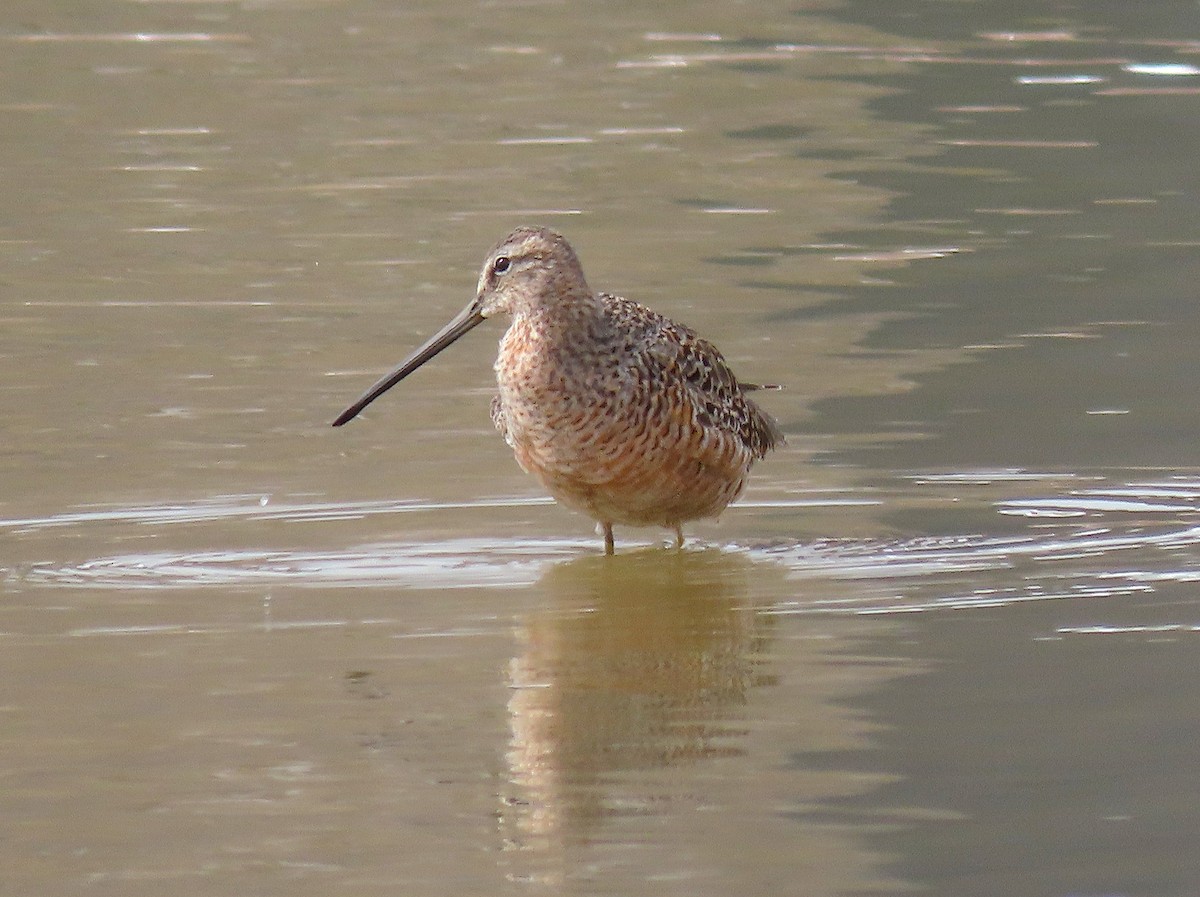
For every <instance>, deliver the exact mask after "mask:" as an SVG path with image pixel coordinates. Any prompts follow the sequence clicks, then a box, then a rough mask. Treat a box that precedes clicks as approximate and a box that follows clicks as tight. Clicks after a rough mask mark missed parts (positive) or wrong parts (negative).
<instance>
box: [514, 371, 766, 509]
mask: <svg viewBox="0 0 1200 897" xmlns="http://www.w3.org/2000/svg"><path fill="white" fill-rule="evenodd" d="M500 405H501V408H502V410H503V414H504V420H505V425H506V438H507V439H508V441H509V443H510V444H511V445H512V448H513V452H514V454H515V455H516V458H517V462H518V463H519V464H520V465H521V467H522V468H523V469H524V470H526V471H527V472H529V473H532V474H533V475H534V476H536V477H537V478H538V479H539V480H540V481H541V482H542V483H543V485H545V487H546V489H547V490H548V491H549V492H550V494H551V495H553V496H554V497H555V498H556V499H558V500H559V501H561V502H562V503H564V504H566V505H569V506H571V507H573V508H576V509H577V510H580V511H583V512H584V513H586V514H588V515H589V516H591V517H592V518H593V519H595V520H599V521H603V522H609V523H622V524H632V525H641V526H645V525H662V526H674V525H676V524H678V523H680V522H682V521H686V520H694V519H697V518H701V517H711V516H715V515H716V514H719V513H720V512H721V511H722V510H724V508H725V506H726V505H728V504H729V503H730V502H731V501H733V500H734V499H735V498H737V496H738V495H739V494H740V493H741V491H742V488H743V487H744V485H745V481H746V476H747V474H748V472H749V468H750V463H751V461H752V460H753V459H752V457H751V456H750V454H749V452H748V451H746V449H745V447H744V446H742V445H740V443H738V442H737V440H736V439H735V438H734V437H733V436H732V435H731V434H727V433H723V432H720V431H716V430H713V429H711V428H705V427H701V426H698V425H697V424H696V423H695V421H694V420H693V419H692V415H691V413H690V410H689V409H682V410H680V411H677V412H676V413H672V412H670V411H667V410H663V411H662V412H661V413H658V414H647V413H630V411H629V410H628V409H627V408H622V407H620V406H617V405H613V404H607V403H605V402H603V401H596V402H594V403H592V404H591V405H586V406H584V405H577V404H574V403H572V404H570V405H568V406H561V405H556V403H555V402H553V401H547V402H544V403H536V402H534V403H531V402H530V401H529V400H528V397H524V398H523V400H522V401H520V402H514V401H511V400H508V399H507V398H506V397H505V395H504V392H503V390H502V392H501V401H500ZM684 412H686V413H684Z"/></svg>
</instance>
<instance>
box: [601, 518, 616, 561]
mask: <svg viewBox="0 0 1200 897" xmlns="http://www.w3.org/2000/svg"><path fill="white" fill-rule="evenodd" d="M600 526H601V527H603V528H604V553H605V554H616V549H615V548H614V547H613V534H612V524H611V523H601V524H600Z"/></svg>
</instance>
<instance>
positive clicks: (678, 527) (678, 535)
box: [675, 523, 683, 551]
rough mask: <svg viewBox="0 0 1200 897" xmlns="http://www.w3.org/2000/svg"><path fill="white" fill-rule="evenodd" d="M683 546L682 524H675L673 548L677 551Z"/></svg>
mask: <svg viewBox="0 0 1200 897" xmlns="http://www.w3.org/2000/svg"><path fill="white" fill-rule="evenodd" d="M681 548H683V524H682V523H677V524H675V550H676V551H679V550H680V549H681Z"/></svg>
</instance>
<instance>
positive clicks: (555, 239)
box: [333, 227, 783, 554]
mask: <svg viewBox="0 0 1200 897" xmlns="http://www.w3.org/2000/svg"><path fill="white" fill-rule="evenodd" d="M498 314H506V315H509V316H510V317H511V320H512V322H511V324H510V325H509V327H508V330H507V331H505V333H504V336H503V337H502V338H501V340H500V352H499V355H498V356H497V358H496V366H495V367H496V380H497V382H498V383H499V385H500V394H499V395H498V396H497V397H496V398H495V399H493V400H492V421H493V422H494V423H495V425H496V429H497V430H499V431H500V433H501V434H502V435H503V436H504V439H505V441H506V442H507V443H508V444H509V445H510V446H512V449H513V452H514V453H515V454H516V456H517V463H518V464H520V465H521V467H522V468H523V469H524V470H525V471H526V472H528V473H532V474H533V475H534V476H536V477H537V478H538V479H539V480H540V481H541V482H542V484H543V485H544V486H545V487H546V489H548V490H549V492H550V494H551V495H553V496H554V497H555V498H556V499H558V501H560V502H562V503H563V504H565V505H567V506H569V507H572V508H575V509H577V510H580V511H582V512H583V513H585V514H587V515H588V516H590V517H591V518H592V519H594V520H595V521H597V523H598V524H599V527H600V528H601V529H602V530H603V532H604V550H605V553H606V554H612V553H613V531H612V528H613V524H614V523H620V524H627V525H631V526H662V527H666V528H667V529H671V530H674V532H675V546H676V548H679V547H682V545H683V528H682V527H683V523H684V522H685V521H688V520H696V519H698V518H702V517H715V516H717V515H718V514H720V513H721V511H723V510H724V509H725V507H726V506H727V505H728V504H729V503H730V502H731V501H733V500H734V499H735V498H737V497H738V496H739V495H740V494H741V492H742V489H743V488H744V487H745V485H746V477H747V476H748V474H749V473H750V467H751V465H752V464H753V463H754V462H755V461H756V460H759V459H760V458H762V457H764V456H765V455H766V453H767V452H768V451H770V450H771V449H773V448H774V447H775V446H776V445H778V444H779V443H781V442H782V441H783V434H782V433H781V432H780V430H779V427H778V425H777V424H776V423H775V421H774V420H773V419H772V418H771V416H770V415H768V414H767V413H766V412H765V411H763V410H762V409H761V408H759V407H758V405H757V404H755V403H754V402H753V401H751V400H750V398H748V397H747V395H746V393H747V392H748V391H750V390H753V389H757V388H758V387H756V386H753V385H751V384H746V383H739V382H738V380H737V378H736V377H734V375H733V372H732V371H731V370H730V369H729V365H728V364H727V363H726V361H725V359H724V358H723V357H722V355H721V353H720V352H719V351H718V350H717V347H716V346H714V345H713V344H712V343H710V342H708V341H707V340H704V339H701V338H700V337H699V336H697V335H696V334H695V333H693V332H692V331H691V330H689V329H688V328H687V327H683V326H681V325H679V324H676V323H675V322H674V321H671V320H669V319H667V318H665V317H663V316H662V315H660V314H657V313H655V312H653V311H651V310H650V309H648V308H646V307H645V306H643V305H639V304H638V303H636V302H632V301H630V300H629V299H622V298H621V297H620V296H613V295H610V294H608V293H596V292H593V291H592V289H591V288H590V287H589V286H588V284H587V281H586V280H584V277H583V269H582V268H581V267H580V265H579V260H578V259H577V258H576V256H575V252H574V250H572V249H571V247H570V245H569V244H568V243H567V241H566V240H564V239H563V238H562V237H561V236H560V235H559V234H556V233H554V232H553V231H551V230H547V229H546V228H541V227H519V228H517V229H516V230H514V231H513V232H512V233H511V234H509V235H508V236H507V237H505V238H504V239H503V240H501V241H500V242H499V243H498V244H496V247H495V248H494V249H492V251H491V252H490V253H488V257H487V260H486V261H485V262H484V264H483V270H482V271H481V272H480V275H479V286H478V289H477V292H476V295H475V298H474V299H473V300H472V301H471V302H470V303H469V304H468V305H467V307H466V308H464V309H463V310H462V311H461V312H459V313H458V315H457V316H455V317H454V319H453V320H451V321H450V322H449V323H448V324H446V326H444V327H443V328H442V329H441V330H439V331H438V332H437V333H435V334H434V335H433V336H432V337H431V338H430V339H429V341H428V342H426V343H425V344H424V345H422V346H421V347H420V348H419V349H417V350H416V351H415V352H413V353H412V354H411V355H409V356H408V357H407V358H406V359H404V361H402V362H401V363H400V364H399V365H398V366H397V367H396V368H395V369H394V370H393V371H391V372H390V373H389V374H387V375H386V376H384V377H383V378H382V379H381V380H379V381H378V382H377V383H376V384H375V385H374V386H372V387H371V388H370V389H368V390H367V391H366V392H365V393H363V395H362V396H361V397H360V398H359V399H358V401H356V402H355V403H354V404H353V405H351V406H350V407H349V408H347V409H346V410H345V411H343V412H342V413H341V414H340V415H338V418H337V420H335V421H334V422H333V425H334V426H335V427H340V426H341V425H342V424H344V423H346V422H347V421H348V420H350V419H351V418H353V417H354V416H355V415H357V414H358V413H359V412H360V411H362V410H363V409H364V408H365V407H367V405H369V404H370V403H371V402H373V401H374V400H375V399H377V398H378V397H379V396H381V395H382V394H383V393H384V392H386V391H387V390H389V389H391V388H392V387H393V386H395V385H396V384H397V383H399V382H400V381H401V380H403V379H404V378H405V377H407V376H408V375H409V374H411V373H412V372H413V371H415V370H416V369H417V368H419V367H420V366H421V365H423V364H424V363H425V362H427V361H428V360H429V359H431V358H433V356H435V355H437V354H438V353H439V352H441V351H442V350H443V349H445V348H446V347H447V346H449V345H450V344H451V343H453V342H454V341H455V340H457V339H458V338H459V337H460V336H462V335H463V334H464V333H466V332H467V331H468V330H470V329H471V328H473V327H475V325H477V324H479V323H480V322H481V321H483V320H484V319H486V318H490V317H492V316H494V315H498Z"/></svg>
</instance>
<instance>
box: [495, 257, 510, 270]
mask: <svg viewBox="0 0 1200 897" xmlns="http://www.w3.org/2000/svg"><path fill="white" fill-rule="evenodd" d="M511 267H512V260H511V259H510V258H509V257H508V256H507V255H502V256H500V257H499V258H497V259H496V261H494V262H492V270H493V271H495V272H496V273H497V274H503V273H504V272H505V271H507V270H508V269H509V268H511Z"/></svg>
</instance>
